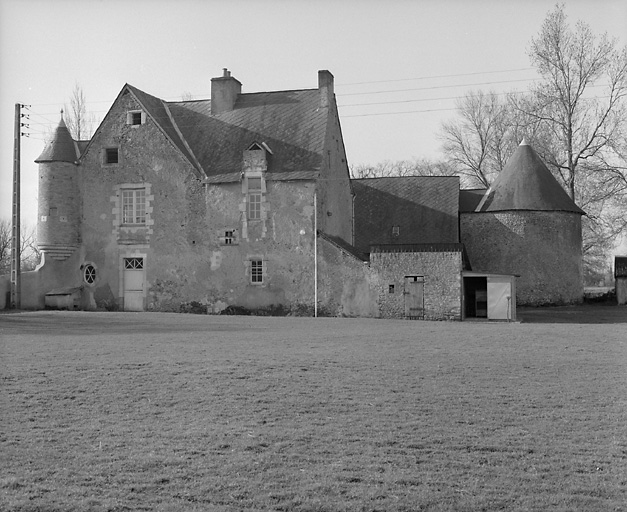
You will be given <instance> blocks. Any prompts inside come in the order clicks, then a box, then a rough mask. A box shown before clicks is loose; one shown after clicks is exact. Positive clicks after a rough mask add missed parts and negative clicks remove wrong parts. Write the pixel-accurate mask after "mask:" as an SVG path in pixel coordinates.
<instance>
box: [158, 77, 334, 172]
mask: <svg viewBox="0 0 627 512" xmlns="http://www.w3.org/2000/svg"><path fill="white" fill-rule="evenodd" d="M167 106H168V108H169V111H170V112H171V114H172V119H173V120H174V122H175V124H176V126H177V127H178V129H179V130H180V133H181V135H182V137H183V138H184V140H185V141H186V142H187V143H188V144H189V147H190V148H191V149H192V151H193V153H194V155H195V156H196V157H197V159H198V162H199V164H200V165H201V166H202V168H203V170H204V171H205V173H206V174H207V176H208V181H213V182H216V181H231V180H236V181H237V180H239V173H240V172H241V169H242V152H243V151H244V150H245V149H246V148H248V147H249V146H250V144H251V143H252V142H255V141H256V142H258V143H265V144H266V145H267V146H269V147H270V148H271V150H272V152H273V157H272V162H271V165H269V166H268V174H269V176H268V179H273V178H274V179H280V176H272V175H273V174H277V173H287V174H289V175H290V179H314V178H315V177H316V176H317V172H318V171H319V170H320V168H321V166H322V152H323V148H324V144H325V139H326V130H327V122H328V109H322V108H319V106H320V94H319V91H318V89H305V90H295V91H277V92H263V93H249V94H243V93H242V94H239V95H238V97H237V100H236V102H235V105H234V107H233V109H232V110H229V111H226V112H221V113H219V114H215V115H211V101H210V100H200V101H181V102H170V103H168V104H167ZM294 173H296V174H294ZM286 177H287V176H286Z"/></svg>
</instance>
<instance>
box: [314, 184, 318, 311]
mask: <svg viewBox="0 0 627 512" xmlns="http://www.w3.org/2000/svg"><path fill="white" fill-rule="evenodd" d="M314 318H318V193H317V191H316V190H314Z"/></svg>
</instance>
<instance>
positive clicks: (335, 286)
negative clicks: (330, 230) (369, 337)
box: [318, 237, 379, 317]
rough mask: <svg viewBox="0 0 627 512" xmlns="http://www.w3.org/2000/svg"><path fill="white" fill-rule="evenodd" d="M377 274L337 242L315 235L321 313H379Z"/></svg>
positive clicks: (332, 314)
mask: <svg viewBox="0 0 627 512" xmlns="http://www.w3.org/2000/svg"><path fill="white" fill-rule="evenodd" d="M378 289H379V277H378V275H377V273H376V272H373V271H372V269H371V268H370V266H369V265H368V263H367V262H365V261H362V260H360V259H359V258H357V257H355V256H354V255H353V254H350V253H349V252H347V251H346V250H344V249H342V248H341V247H339V246H338V245H336V244H334V243H333V242H330V241H329V240H326V239H325V238H323V237H319V238H318V307H319V314H320V315H327V316H345V317H378V316H379V308H378V303H377V301H378Z"/></svg>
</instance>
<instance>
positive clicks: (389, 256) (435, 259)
mask: <svg viewBox="0 0 627 512" xmlns="http://www.w3.org/2000/svg"><path fill="white" fill-rule="evenodd" d="M370 264H371V267H372V269H373V270H374V271H376V272H377V274H378V279H379V287H378V302H379V310H380V315H381V317H383V318H404V316H405V295H404V293H403V292H404V289H405V276H424V308H425V313H424V314H425V319H427V320H461V289H462V284H461V271H462V254H461V252H373V253H371V254H370ZM391 286H393V288H391Z"/></svg>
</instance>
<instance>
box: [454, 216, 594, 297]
mask: <svg viewBox="0 0 627 512" xmlns="http://www.w3.org/2000/svg"><path fill="white" fill-rule="evenodd" d="M460 232H461V241H462V243H464V245H465V246H466V251H467V253H468V257H469V259H470V263H471V265H472V269H473V271H480V272H493V273H500V274H515V275H518V276H520V277H519V278H518V279H517V284H516V291H517V303H518V305H523V306H524V305H533V306H539V305H544V304H556V305H557V304H570V303H577V302H581V301H582V300H583V272H582V254H581V215H579V214H575V213H569V212H540V211H516V212H495V213H463V214H462V215H461V219H460Z"/></svg>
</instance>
